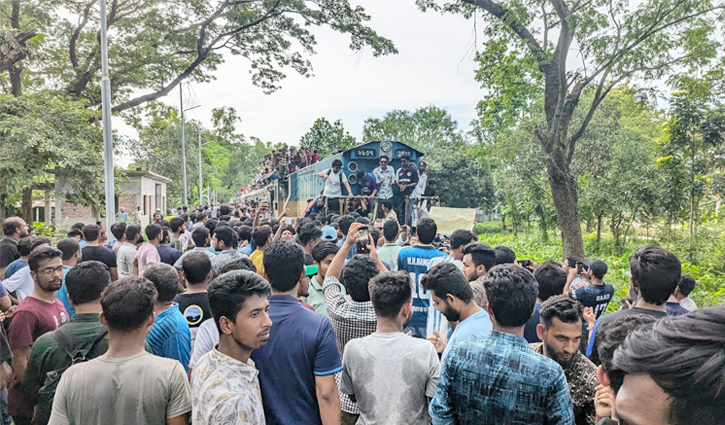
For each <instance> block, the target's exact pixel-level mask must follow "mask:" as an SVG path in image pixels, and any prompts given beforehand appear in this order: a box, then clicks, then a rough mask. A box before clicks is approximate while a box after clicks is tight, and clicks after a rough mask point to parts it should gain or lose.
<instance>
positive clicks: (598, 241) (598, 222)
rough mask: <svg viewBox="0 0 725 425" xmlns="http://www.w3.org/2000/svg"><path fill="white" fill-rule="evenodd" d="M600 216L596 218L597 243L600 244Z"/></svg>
mask: <svg viewBox="0 0 725 425" xmlns="http://www.w3.org/2000/svg"><path fill="white" fill-rule="evenodd" d="M602 215H603V214H599V215H598V216H597V243H601V242H602Z"/></svg>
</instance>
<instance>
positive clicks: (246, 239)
mask: <svg viewBox="0 0 725 425" xmlns="http://www.w3.org/2000/svg"><path fill="white" fill-rule="evenodd" d="M237 234H238V235H239V249H238V251H239V252H241V253H242V254H244V255H247V256H250V255H252V227H251V226H239V229H238V230H237Z"/></svg>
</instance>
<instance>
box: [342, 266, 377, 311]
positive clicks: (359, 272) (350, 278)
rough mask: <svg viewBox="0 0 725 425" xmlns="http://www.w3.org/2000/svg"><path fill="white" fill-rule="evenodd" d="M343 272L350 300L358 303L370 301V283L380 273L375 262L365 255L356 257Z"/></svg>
mask: <svg viewBox="0 0 725 425" xmlns="http://www.w3.org/2000/svg"><path fill="white" fill-rule="evenodd" d="M342 272H343V282H344V284H345V289H346V290H347V293H348V295H350V298H352V300H353V301H357V302H365V301H370V291H369V290H368V283H370V279H372V278H374V277H375V276H377V275H378V274H379V273H380V271H379V270H378V268H377V266H375V261H373V259H372V258H370V257H366V256H364V255H356V256H354V257H352V259H351V260H350V261H349V262H348V263H347V265H346V266H345V268H344V269H343V271H342Z"/></svg>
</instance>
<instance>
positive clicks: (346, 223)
mask: <svg viewBox="0 0 725 425" xmlns="http://www.w3.org/2000/svg"><path fill="white" fill-rule="evenodd" d="M354 222H355V217H353V216H352V215H343V216H342V217H340V219H339V220H338V221H337V224H338V229H337V231H338V233H339V235H340V237H341V239H340V240H339V241H338V242H337V247H338V248H342V246H343V245H344V244H345V241H346V240H347V233H348V232H349V231H350V225H352V223H354ZM354 255H355V251H350V252H349V253H348V254H347V259H348V260H349V259H351V258H352V257H353V256H354Z"/></svg>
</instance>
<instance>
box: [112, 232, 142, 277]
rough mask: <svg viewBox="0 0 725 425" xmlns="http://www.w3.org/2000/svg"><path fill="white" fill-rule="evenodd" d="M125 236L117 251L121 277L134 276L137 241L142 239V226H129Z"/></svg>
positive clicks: (119, 275)
mask: <svg viewBox="0 0 725 425" xmlns="http://www.w3.org/2000/svg"><path fill="white" fill-rule="evenodd" d="M124 236H125V238H126V241H125V242H124V243H123V245H122V246H121V247H120V248H119V249H118V252H117V253H116V264H117V265H118V277H119V278H124V277H129V276H133V260H134V258H136V243H137V242H138V241H139V239H141V226H127V227H126V231H125V232H124Z"/></svg>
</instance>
